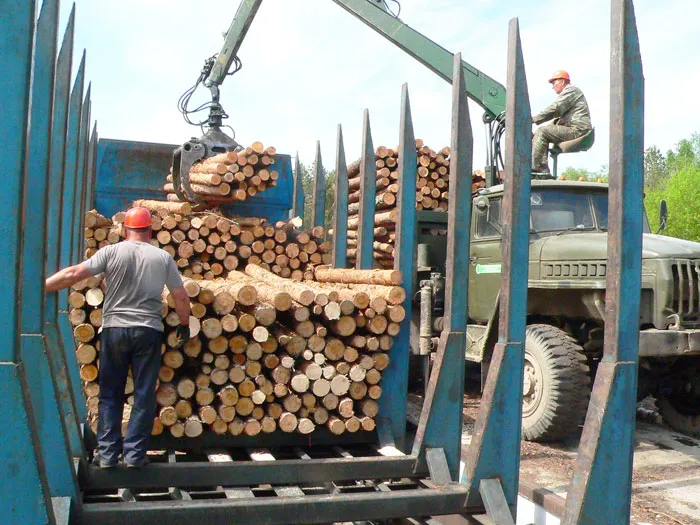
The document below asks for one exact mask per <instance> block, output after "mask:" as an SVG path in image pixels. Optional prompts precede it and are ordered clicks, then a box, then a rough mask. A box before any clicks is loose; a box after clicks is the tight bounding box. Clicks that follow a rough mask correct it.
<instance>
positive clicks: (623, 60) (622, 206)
mask: <svg viewBox="0 0 700 525" xmlns="http://www.w3.org/2000/svg"><path fill="white" fill-rule="evenodd" d="M611 19H612V20H611V43H610V49H611V53H610V186H609V188H610V189H609V195H608V200H609V205H608V208H609V210H610V217H609V232H608V275H607V282H606V304H605V343H604V348H603V359H602V360H601V362H600V364H599V365H598V371H597V373H596V379H595V384H594V385H593V392H592V394H591V401H590V404H589V405H588V414H587V416H586V422H585V424H584V427H583V433H582V435H581V442H580V445H579V451H578V456H577V458H576V466H575V468H574V474H573V478H572V488H571V490H570V491H569V493H568V496H567V499H566V507H565V510H564V516H563V517H562V523H563V524H573V523H582V524H597V523H629V520H630V502H631V498H632V457H633V452H634V429H635V409H636V398H637V396H636V392H637V367H638V364H639V358H638V350H639V301H640V294H641V277H642V231H643V215H644V214H643V211H642V210H643V200H644V164H643V159H644V73H643V70H642V59H641V54H640V50H639V37H638V35H637V25H636V21H635V15H634V5H633V3H632V0H612V16H611Z"/></svg>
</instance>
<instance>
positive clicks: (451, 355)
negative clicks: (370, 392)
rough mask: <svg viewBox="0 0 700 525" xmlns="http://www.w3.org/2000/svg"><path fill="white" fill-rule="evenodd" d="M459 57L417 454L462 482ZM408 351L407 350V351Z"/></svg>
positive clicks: (466, 208)
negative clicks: (440, 305)
mask: <svg viewBox="0 0 700 525" xmlns="http://www.w3.org/2000/svg"><path fill="white" fill-rule="evenodd" d="M461 64H462V57H461V54H460V53H457V54H455V56H454V66H453V72H454V78H453V80H452V144H451V154H450V180H449V197H448V200H449V207H448V212H447V258H446V261H445V274H446V282H445V320H444V329H443V332H442V334H441V335H440V344H439V345H438V350H437V353H436V355H435V363H434V366H433V370H432V372H431V374H430V380H429V382H428V388H427V391H426V395H425V401H424V403H423V410H422V412H421V417H420V421H419V423H418V430H417V432H416V439H415V441H414V445H413V454H414V455H416V456H418V455H420V454H421V453H422V452H423V449H424V448H425V449H434V448H441V449H443V451H444V453H445V457H446V458H447V464H448V466H449V470H450V475H451V477H452V479H453V480H456V479H458V476H459V463H460V453H461V450H462V398H463V394H464V350H465V345H466V334H465V330H466V326H467V305H468V304H469V302H468V297H467V282H468V279H469V230H470V222H471V181H472V148H473V138H472V128H471V120H470V116H469V107H468V105H467V95H466V90H465V87H464V72H463V70H462V67H461ZM405 351H408V349H406V350H405Z"/></svg>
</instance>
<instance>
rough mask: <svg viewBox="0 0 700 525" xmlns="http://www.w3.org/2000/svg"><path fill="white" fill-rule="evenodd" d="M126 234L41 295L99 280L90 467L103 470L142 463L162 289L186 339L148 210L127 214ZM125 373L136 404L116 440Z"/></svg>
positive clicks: (172, 274) (170, 263)
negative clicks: (102, 294) (93, 447)
mask: <svg viewBox="0 0 700 525" xmlns="http://www.w3.org/2000/svg"><path fill="white" fill-rule="evenodd" d="M124 227H125V228H126V241H124V242H121V243H118V244H113V245H111V246H106V247H104V248H101V249H100V250H98V251H97V253H96V254H95V255H93V256H92V258H90V259H89V260H87V261H85V262H83V263H81V264H77V265H75V266H70V267H68V268H64V269H63V270H60V271H58V272H57V273H55V274H54V275H52V276H51V277H49V278H48V279H46V291H47V292H53V291H57V290H61V289H63V288H67V287H69V286H71V285H73V284H75V283H76V282H78V281H81V280H83V279H85V278H87V277H90V276H92V275H99V274H104V276H105V284H106V290H105V301H104V308H103V311H102V316H103V317H102V318H103V321H102V332H101V335H100V363H99V364H100V394H99V402H98V425H97V443H98V446H97V454H96V455H95V463H96V464H98V465H99V466H101V467H103V468H110V467H114V466H115V465H116V464H117V461H118V458H119V455H120V454H122V453H123V454H124V461H125V463H126V464H127V466H129V467H141V466H143V465H145V464H146V463H147V459H146V452H147V450H148V438H149V436H150V434H151V429H152V428H153V418H154V415H155V409H156V399H155V389H156V381H157V379H158V371H159V368H160V349H161V345H162V340H163V337H162V336H163V323H162V321H161V318H162V313H161V312H162V293H163V287H164V286H167V287H168V289H169V290H170V293H171V294H172V296H173V298H174V299H175V309H176V311H177V314H178V317H179V319H180V326H178V328H177V332H178V335H179V336H180V338H181V343H183V344H184V342H186V341H187V340H188V339H189V316H190V302H189V297H188V296H187V292H186V291H185V289H184V287H183V285H182V278H181V277H180V274H179V272H178V270H177V266H176V264H175V261H174V260H173V259H172V257H170V255H168V253H167V252H165V251H163V250H161V249H160V248H156V247H155V246H152V245H151V244H150V240H151V214H150V212H149V211H148V210H147V209H146V208H132V209H130V210H129V211H128V212H127V213H126V217H125V219H124ZM129 368H131V375H132V378H133V380H134V404H133V406H132V410H131V417H130V418H129V425H128V428H127V431H126V435H125V436H124V439H123V440H122V436H121V423H122V417H123V410H124V388H125V385H126V379H127V376H128V374H129Z"/></svg>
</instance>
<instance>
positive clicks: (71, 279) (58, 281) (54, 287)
mask: <svg viewBox="0 0 700 525" xmlns="http://www.w3.org/2000/svg"><path fill="white" fill-rule="evenodd" d="M88 277H92V272H91V271H90V270H89V269H88V267H87V264H85V263H84V262H82V263H80V264H76V265H74V266H68V267H67V268H63V269H62V270H59V271H57V272H56V273H55V274H53V275H52V276H51V277H49V278H47V279H46V284H45V287H46V291H47V292H56V291H58V290H63V289H64V288H68V287H69V286H72V285H74V284H75V283H77V282H78V281H82V280H83V279H87V278H88ZM183 291H184V288H183ZM188 306H189V305H188Z"/></svg>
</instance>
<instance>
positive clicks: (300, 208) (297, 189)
mask: <svg viewBox="0 0 700 525" xmlns="http://www.w3.org/2000/svg"><path fill="white" fill-rule="evenodd" d="M291 215H292V217H301V219H302V220H304V176H303V175H302V173H301V164H300V163H299V152H298V151H297V156H296V159H295V162H294V195H293V197H292V212H291Z"/></svg>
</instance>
